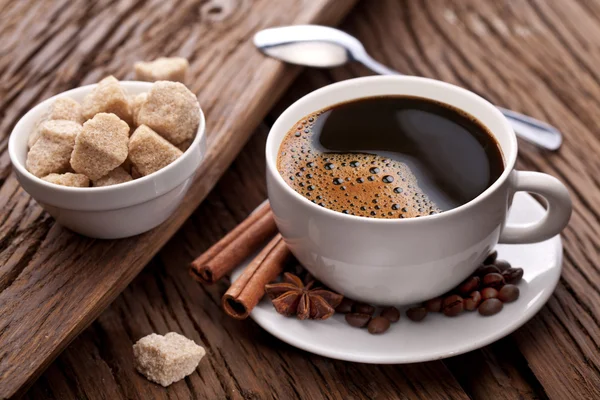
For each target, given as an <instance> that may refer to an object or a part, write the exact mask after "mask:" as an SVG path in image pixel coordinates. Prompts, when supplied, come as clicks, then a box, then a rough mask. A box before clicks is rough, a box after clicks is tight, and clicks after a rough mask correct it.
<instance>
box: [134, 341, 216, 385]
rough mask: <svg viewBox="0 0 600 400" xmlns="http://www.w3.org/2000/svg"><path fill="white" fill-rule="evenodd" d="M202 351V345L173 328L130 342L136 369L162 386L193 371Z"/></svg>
mask: <svg viewBox="0 0 600 400" xmlns="http://www.w3.org/2000/svg"><path fill="white" fill-rule="evenodd" d="M205 354H206V351H205V350H204V348H202V347H201V346H198V345H197V344H196V343H195V342H194V341H193V340H190V339H188V338H186V337H185V336H182V335H180V334H178V333H175V332H170V333H167V334H166V335H164V336H161V335H157V334H156V333H152V334H150V335H148V336H145V337H143V338H141V339H140V340H138V341H137V343H136V344H134V345H133V357H134V360H135V367H136V369H137V370H138V372H139V373H141V374H142V375H144V376H145V377H146V378H147V379H149V380H151V381H153V382H156V383H159V384H161V385H163V386H165V387H166V386H169V385H170V384H171V383H173V382H177V381H179V380H181V379H183V378H185V377H186V376H188V375H190V374H191V373H192V372H194V371H195V369H196V367H197V366H198V363H199V362H200V360H201V359H202V357H204V355H205Z"/></svg>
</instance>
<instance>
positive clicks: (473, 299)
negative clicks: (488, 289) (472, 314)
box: [465, 290, 481, 311]
mask: <svg viewBox="0 0 600 400" xmlns="http://www.w3.org/2000/svg"><path fill="white" fill-rule="evenodd" d="M479 303H481V293H480V292H478V291H477V290H476V291H474V292H472V293H471V294H470V295H469V297H468V298H466V299H465V310H467V311H475V310H476V309H477V307H478V306H479Z"/></svg>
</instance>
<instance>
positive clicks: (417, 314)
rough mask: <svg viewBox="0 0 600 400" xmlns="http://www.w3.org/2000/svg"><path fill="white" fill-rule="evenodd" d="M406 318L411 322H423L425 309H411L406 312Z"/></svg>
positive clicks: (425, 314) (425, 313)
mask: <svg viewBox="0 0 600 400" xmlns="http://www.w3.org/2000/svg"><path fill="white" fill-rule="evenodd" d="M406 316H407V317H408V319H410V320H411V321H415V322H419V321H423V319H424V318H425V317H426V316H427V309H426V308H425V307H412V308H409V309H408V310H406Z"/></svg>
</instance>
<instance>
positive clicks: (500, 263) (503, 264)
mask: <svg viewBox="0 0 600 400" xmlns="http://www.w3.org/2000/svg"><path fill="white" fill-rule="evenodd" d="M494 265H495V266H496V268H498V269H499V270H500V271H501V272H504V271H506V270H507V269H509V268H510V263H509V262H508V261H506V260H496V261H494Z"/></svg>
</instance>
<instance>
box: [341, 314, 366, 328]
mask: <svg viewBox="0 0 600 400" xmlns="http://www.w3.org/2000/svg"><path fill="white" fill-rule="evenodd" d="M370 320H371V316H370V315H369V314H360V313H348V314H346V322H347V323H348V324H349V325H351V326H354V327H355V328H362V327H364V326H366V325H367V324H368V323H369V321H370Z"/></svg>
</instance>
